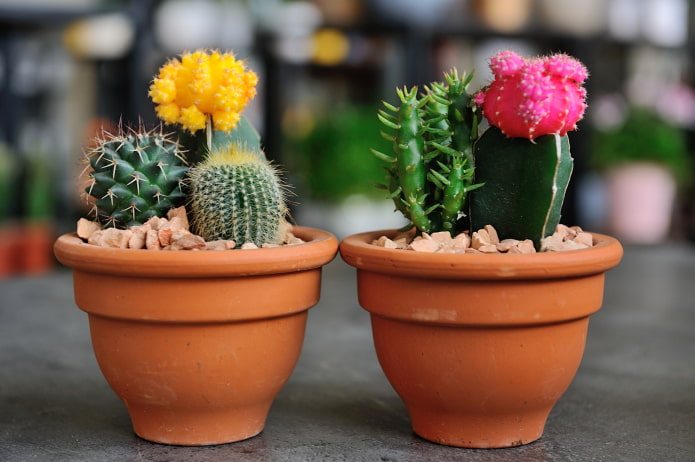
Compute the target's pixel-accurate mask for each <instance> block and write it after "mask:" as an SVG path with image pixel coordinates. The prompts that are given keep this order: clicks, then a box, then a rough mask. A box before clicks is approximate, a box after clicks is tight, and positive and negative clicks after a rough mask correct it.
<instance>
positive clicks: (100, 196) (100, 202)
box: [85, 131, 188, 228]
mask: <svg viewBox="0 0 695 462" xmlns="http://www.w3.org/2000/svg"><path fill="white" fill-rule="evenodd" d="M87 157H88V159H89V164H90V166H91V168H92V171H91V172H90V176H91V180H92V181H91V184H90V185H89V186H87V188H86V189H85V190H86V192H87V194H88V195H90V196H92V198H93V201H92V203H93V206H94V209H93V213H94V215H95V217H96V219H97V220H98V221H99V222H101V223H102V224H103V225H104V226H106V227H116V228H127V227H129V226H136V225H139V224H142V223H144V222H146V221H147V220H148V219H150V218H151V217H153V216H158V217H161V216H164V215H166V213H167V211H168V210H169V209H171V208H172V207H178V206H180V205H183V203H184V202H185V198H186V196H185V194H184V191H183V190H182V180H183V178H184V176H185V175H186V172H187V171H188V167H187V165H186V163H185V161H184V160H183V157H182V156H181V153H180V149H179V145H178V144H177V143H176V142H175V141H173V140H171V139H170V138H168V137H167V136H166V135H164V134H163V133H162V132H159V131H151V132H140V133H137V132H132V133H127V134H126V133H120V134H117V135H111V134H108V133H104V138H103V139H101V140H99V142H98V145H97V146H96V148H94V149H93V150H92V151H90V152H89V153H88V154H87Z"/></svg>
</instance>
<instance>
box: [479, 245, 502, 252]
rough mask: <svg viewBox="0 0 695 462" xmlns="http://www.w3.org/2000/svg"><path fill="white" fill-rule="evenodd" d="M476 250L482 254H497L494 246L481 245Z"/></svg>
mask: <svg viewBox="0 0 695 462" xmlns="http://www.w3.org/2000/svg"><path fill="white" fill-rule="evenodd" d="M477 250H478V251H479V252H482V253H499V251H498V250H497V245H495V244H485V245H481V246H480V247H478V249H477Z"/></svg>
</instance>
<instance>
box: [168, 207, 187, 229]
mask: <svg viewBox="0 0 695 462" xmlns="http://www.w3.org/2000/svg"><path fill="white" fill-rule="evenodd" d="M167 218H168V219H169V221H175V220H178V223H179V224H180V226H181V229H185V230H188V229H190V227H189V224H188V215H187V214H186V207H183V206H182V207H176V208H175V209H170V210H169V211H168V212H167Z"/></svg>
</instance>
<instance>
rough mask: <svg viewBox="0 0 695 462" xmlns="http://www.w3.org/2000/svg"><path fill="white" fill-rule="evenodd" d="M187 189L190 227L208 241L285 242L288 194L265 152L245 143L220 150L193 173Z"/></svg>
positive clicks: (239, 242) (193, 168) (243, 242)
mask: <svg viewBox="0 0 695 462" xmlns="http://www.w3.org/2000/svg"><path fill="white" fill-rule="evenodd" d="M188 184H189V189H190V202H189V207H190V210H189V211H190V214H191V226H192V228H193V231H194V232H195V233H196V234H198V235H200V236H202V237H203V238H204V239H205V240H206V241H213V240H218V239H227V240H233V241H235V242H236V244H237V246H241V245H243V244H245V243H254V244H255V245H257V246H261V245H263V244H264V243H271V244H277V243H280V242H281V239H282V232H283V230H282V224H283V222H284V220H285V218H286V216H287V213H288V211H287V206H286V204H285V189H284V187H283V185H282V182H281V181H280V179H279V177H278V174H277V171H276V169H275V167H273V165H272V164H270V162H268V161H267V160H266V159H265V155H264V154H263V152H262V151H260V150H257V149H252V148H248V147H246V145H244V144H241V143H234V144H231V145H228V146H227V147H226V148H224V149H219V150H215V151H213V152H211V153H210V154H209V155H208V156H207V157H206V158H205V159H204V160H203V161H202V162H200V163H199V164H197V165H196V166H194V167H192V168H191V170H190V171H189V178H188Z"/></svg>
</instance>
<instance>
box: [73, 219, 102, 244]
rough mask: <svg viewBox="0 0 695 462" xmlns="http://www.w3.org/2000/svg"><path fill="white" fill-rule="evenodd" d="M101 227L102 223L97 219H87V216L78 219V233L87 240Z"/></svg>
mask: <svg viewBox="0 0 695 462" xmlns="http://www.w3.org/2000/svg"><path fill="white" fill-rule="evenodd" d="M101 229H102V227H101V224H100V223H98V222H96V221H91V220H87V219H86V218H80V219H79V220H78V221H77V235H78V236H79V237H80V238H81V239H84V240H85V241H88V240H89V237H90V236H91V235H92V234H93V233H94V232H96V231H99V230H101Z"/></svg>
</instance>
